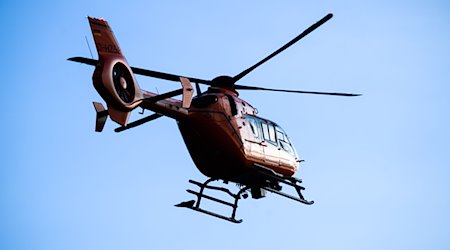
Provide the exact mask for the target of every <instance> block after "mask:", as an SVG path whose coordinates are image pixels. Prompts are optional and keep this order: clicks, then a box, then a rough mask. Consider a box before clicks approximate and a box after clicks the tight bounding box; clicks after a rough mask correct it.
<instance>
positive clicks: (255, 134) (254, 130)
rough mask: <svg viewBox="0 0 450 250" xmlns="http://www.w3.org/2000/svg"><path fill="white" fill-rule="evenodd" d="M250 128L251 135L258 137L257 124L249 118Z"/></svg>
mask: <svg viewBox="0 0 450 250" xmlns="http://www.w3.org/2000/svg"><path fill="white" fill-rule="evenodd" d="M249 124H250V128H251V130H252V133H253V135H254V136H255V137H256V138H258V137H259V131H258V124H257V123H256V121H255V120H254V119H249Z"/></svg>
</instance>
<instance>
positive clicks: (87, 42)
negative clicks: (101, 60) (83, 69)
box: [84, 36, 94, 59]
mask: <svg viewBox="0 0 450 250" xmlns="http://www.w3.org/2000/svg"><path fill="white" fill-rule="evenodd" d="M84 38H85V39H86V44H87V46H88V48H89V53H90V54H91V58H92V59H94V56H93V55H92V50H91V46H90V45H89V41H88V39H87V36H84Z"/></svg>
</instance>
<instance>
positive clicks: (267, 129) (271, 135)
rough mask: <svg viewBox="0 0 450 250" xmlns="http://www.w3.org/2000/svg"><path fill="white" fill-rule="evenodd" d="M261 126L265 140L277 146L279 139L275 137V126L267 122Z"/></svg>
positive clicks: (263, 122)
mask: <svg viewBox="0 0 450 250" xmlns="http://www.w3.org/2000/svg"><path fill="white" fill-rule="evenodd" d="M261 125H262V129H263V136H264V139H265V140H267V141H269V142H271V143H273V144H275V145H276V144H277V139H276V135H275V127H274V126H273V124H271V123H269V122H266V121H261Z"/></svg>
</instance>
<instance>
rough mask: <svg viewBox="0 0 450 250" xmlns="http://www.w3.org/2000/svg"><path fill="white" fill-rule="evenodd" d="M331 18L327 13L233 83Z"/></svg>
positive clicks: (236, 77)
mask: <svg viewBox="0 0 450 250" xmlns="http://www.w3.org/2000/svg"><path fill="white" fill-rule="evenodd" d="M332 17H333V14H331V13H329V14H328V15H326V16H325V17H323V18H322V19H320V20H319V21H318V22H316V23H315V24H313V25H311V26H310V27H309V28H307V29H306V30H304V31H303V32H302V33H301V34H300V35H298V36H297V37H295V38H294V39H292V40H291V41H290V42H288V43H286V44H285V45H284V46H283V47H281V48H279V49H278V50H276V51H274V52H273V53H272V54H270V55H268V56H267V57H266V58H264V59H262V60H261V61H259V62H258V63H256V64H255V65H253V66H251V67H250V68H248V69H246V70H244V71H242V72H241V73H239V74H237V75H236V76H235V77H233V81H234V82H237V81H239V80H240V79H241V78H242V77H244V76H246V75H247V74H248V73H250V72H251V71H253V70H254V69H256V68H257V67H259V66H260V65H261V64H263V63H265V62H267V61H268V60H270V59H271V58H272V57H274V56H276V55H278V54H279V53H280V52H282V51H283V50H285V49H287V48H289V47H290V46H291V45H293V44H294V43H296V42H298V41H299V40H300V39H302V38H303V37H305V36H306V35H308V34H309V33H311V32H312V31H313V30H315V29H317V28H318V27H319V26H320V25H322V24H324V23H325V22H326V21H328V20H330V19H331V18H332Z"/></svg>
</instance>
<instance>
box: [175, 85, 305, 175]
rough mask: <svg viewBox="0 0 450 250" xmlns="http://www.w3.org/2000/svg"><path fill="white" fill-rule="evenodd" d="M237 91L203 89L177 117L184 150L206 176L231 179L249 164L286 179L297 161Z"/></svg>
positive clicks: (275, 127) (287, 143)
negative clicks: (184, 111)
mask: <svg viewBox="0 0 450 250" xmlns="http://www.w3.org/2000/svg"><path fill="white" fill-rule="evenodd" d="M256 113H257V111H256V109H255V108H254V107H252V106H251V105H250V104H249V103H247V102H246V101H244V100H242V99H240V98H239V97H238V96H237V93H235V92H234V91H230V90H227V89H223V88H209V89H208V91H206V92H204V93H202V94H201V95H200V96H197V97H196V98H194V99H193V101H192V104H191V108H189V110H188V115H187V116H184V117H183V118H181V119H177V123H178V126H179V129H180V132H181V134H182V136H183V139H184V142H185V144H186V146H187V148H188V151H189V153H190V155H191V157H192V159H193V161H194V163H195V164H196V166H197V167H198V169H199V170H200V171H201V172H202V173H203V174H204V175H206V176H209V177H217V178H221V179H228V180H234V179H238V180H239V178H240V177H241V176H244V175H246V174H248V173H249V172H252V171H254V166H255V164H257V165H259V166H263V167H265V168H268V169H271V170H273V171H274V172H276V173H278V174H282V175H285V176H292V175H293V174H294V173H295V172H296V171H297V168H298V165H299V162H300V160H299V158H298V156H297V154H296V152H295V149H294V148H293V146H292V144H291V143H290V141H289V139H288V137H287V135H286V133H285V132H284V131H283V129H281V127H279V126H278V125H277V124H275V123H274V122H272V121H269V120H267V119H263V118H260V117H258V116H256Z"/></svg>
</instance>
